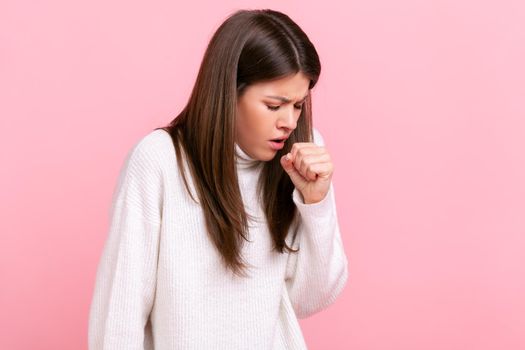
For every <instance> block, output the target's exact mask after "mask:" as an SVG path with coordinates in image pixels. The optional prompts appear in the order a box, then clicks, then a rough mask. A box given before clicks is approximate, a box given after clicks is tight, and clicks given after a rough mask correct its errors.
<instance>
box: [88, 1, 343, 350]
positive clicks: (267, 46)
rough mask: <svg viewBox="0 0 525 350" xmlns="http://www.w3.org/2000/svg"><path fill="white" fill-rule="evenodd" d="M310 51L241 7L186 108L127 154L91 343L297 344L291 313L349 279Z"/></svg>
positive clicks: (279, 23)
mask: <svg viewBox="0 0 525 350" xmlns="http://www.w3.org/2000/svg"><path fill="white" fill-rule="evenodd" d="M319 74H320V63H319V58H318V55H317V53H316V50H315V48H314V46H313V45H312V43H311V42H310V40H309V39H308V37H307V36H306V34H305V33H304V32H303V31H302V30H301V29H300V28H299V27H298V26H297V24H295V23H294V22H293V21H292V20H291V19H290V18H289V17H288V16H286V15H285V14H282V13H280V12H276V11H271V10H240V11H237V12H235V13H234V14H232V15H231V16H230V17H228V18H227V19H226V21H225V22H224V23H223V24H222V25H221V26H220V27H219V28H218V30H217V31H216V32H215V34H214V35H213V37H212V39H211V41H210V43H209V46H208V48H207V50H206V53H205V55H204V59H203V62H202V65H201V67H200V70H199V73H198V77H197V81H196V84H195V87H194V89H193V91H192V94H191V97H190V99H189V102H188V104H187V105H186V107H185V108H184V109H183V110H182V112H181V113H180V114H179V115H178V116H177V117H176V118H175V119H174V120H173V121H172V122H171V123H170V124H169V125H168V126H166V127H163V128H157V129H155V130H153V131H151V132H150V133H149V134H147V135H146V136H144V137H143V138H142V139H141V140H140V141H139V142H137V143H136V144H135V146H134V147H133V148H132V150H131V151H130V152H129V154H128V156H127V158H126V160H125V163H124V166H123V168H122V170H121V173H120V175H119V179H118V184H117V187H116V190H115V192H114V195H113V201H112V207H111V208H112V209H111V213H110V215H111V225H110V231H109V235H108V239H107V242H106V244H105V246H104V250H103V253H102V256H101V260H100V263H99V267H98V270H97V276H96V283H95V291H94V295H93V300H92V304H91V309H90V317H89V348H90V349H92V350H95V349H157V350H159V349H160V350H164V349H166V350H167V349H228V350H232V349H305V348H306V345H305V343H304V339H303V336H302V333H301V329H300V327H299V323H298V321H297V318H304V317H308V316H310V315H312V314H313V313H316V312H318V311H320V310H322V309H324V308H326V307H327V306H328V305H330V304H332V303H333V302H334V301H335V299H336V298H337V296H338V295H339V294H340V293H341V291H342V289H343V287H344V285H345V283H346V280H347V274H348V272H347V259H346V256H345V253H344V250H343V245H342V242H341V237H340V233H339V225H338V221H337V213H336V206H335V197H334V189H333V185H332V183H331V178H332V174H333V164H332V162H331V160H330V155H329V154H328V152H327V150H326V148H325V147H324V142H323V139H322V137H321V135H320V133H319V132H318V131H317V130H316V129H315V128H313V127H312V116H311V89H312V88H313V87H314V85H315V84H316V82H317V80H318V78H319Z"/></svg>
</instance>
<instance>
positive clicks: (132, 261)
mask: <svg viewBox="0 0 525 350" xmlns="http://www.w3.org/2000/svg"><path fill="white" fill-rule="evenodd" d="M156 160H157V157H155V152H152V150H151V144H150V142H149V140H148V139H143V140H141V141H140V142H138V143H137V144H136V145H135V147H133V149H132V150H131V151H130V152H129V153H128V155H127V158H126V160H125V162H124V165H123V167H122V168H121V171H120V175H119V178H118V182H117V187H116V189H115V191H114V193H113V199H112V205H111V210H110V218H111V224H110V228H109V234H108V237H107V240H106V242H105V245H104V249H103V252H102V255H101V258H100V262H99V265H98V270H97V274H96V281H95V287H94V293H93V299H92V303H91V308H90V314H89V331H88V344H89V349H90V350H98V349H112V350H113V349H115V350H116V349H126V350H128V349H143V348H144V327H145V325H146V322H147V320H148V317H149V314H150V311H151V308H152V305H153V301H154V296H155V286H156V273H157V257H158V247H159V234H160V223H161V210H162V209H161V208H162V176H161V172H160V167H159V166H158V163H159V162H158V161H156Z"/></svg>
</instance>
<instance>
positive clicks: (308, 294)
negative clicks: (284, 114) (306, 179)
mask: <svg viewBox="0 0 525 350" xmlns="http://www.w3.org/2000/svg"><path fill="white" fill-rule="evenodd" d="M314 142H315V143H316V144H318V145H324V142H323V139H322V137H321V135H320V133H319V132H318V131H317V130H315V129H314ZM292 197H293V201H294V203H295V205H296V206H297V210H298V214H299V215H298V220H297V222H296V226H295V228H296V231H295V237H294V241H293V247H294V248H297V247H299V252H297V253H290V255H289V257H288V263H287V268H286V278H285V280H286V286H287V288H288V294H289V297H290V300H291V303H292V306H293V308H294V311H295V313H296V315H297V317H298V318H306V317H309V316H311V315H312V314H314V313H317V312H319V311H321V310H322V309H325V308H326V307H328V306H329V305H331V304H332V303H333V302H335V300H336V298H337V297H338V296H339V294H341V292H342V290H343V288H344V286H345V284H346V281H347V277H348V262H347V258H346V255H345V252H344V247H343V243H342V240H341V235H340V232H339V222H338V219H337V210H336V202H335V192H334V186H333V183H331V184H330V189H329V191H328V192H327V194H326V196H325V198H323V199H322V200H321V201H320V202H317V203H312V204H305V203H304V199H303V197H302V195H301V193H300V192H299V191H298V190H297V189H294V191H293V194H292Z"/></svg>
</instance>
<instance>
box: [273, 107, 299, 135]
mask: <svg viewBox="0 0 525 350" xmlns="http://www.w3.org/2000/svg"><path fill="white" fill-rule="evenodd" d="M299 112H300V111H299ZM299 114H300V113H298V112H296V110H295V108H294V107H293V106H291V108H282V113H281V114H280V115H279V119H278V120H277V127H278V128H283V127H284V128H287V129H290V132H291V131H292V130H294V129H295V128H296V127H297V119H299Z"/></svg>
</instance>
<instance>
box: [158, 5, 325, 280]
mask: <svg viewBox="0 0 525 350" xmlns="http://www.w3.org/2000/svg"><path fill="white" fill-rule="evenodd" d="M298 72H302V73H304V74H305V75H306V76H307V77H308V78H309V79H310V84H309V90H310V89H312V88H313V87H314V86H315V84H316V83H317V80H318V78H319V74H320V72H321V65H320V62H319V57H318V54H317V52H316V50H315V48H314V45H313V44H312V43H311V42H310V40H309V39H308V37H307V35H306V34H305V33H304V32H303V30H302V29H301V28H300V27H299V26H298V25H297V24H296V23H295V22H294V21H292V20H291V19H290V17H288V16H287V15H285V14H283V13H281V12H278V11H273V10H269V9H264V10H239V11H236V12H235V13H233V14H231V15H230V16H229V17H228V18H227V19H226V20H225V21H224V22H223V23H222V24H221V25H220V26H219V28H218V29H217V31H216V32H215V33H214V35H213V36H212V38H211V40H210V43H209V44H208V47H207V49H206V52H205V54H204V58H203V61H202V63H201V66H200V69H199V72H198V76H197V80H196V83H195V85H194V88H193V90H192V93H191V96H190V99H189V101H188V103H187V105H186V107H185V108H184V109H183V110H182V111H181V112H180V113H179V115H177V116H176V117H175V119H173V120H172V121H171V122H170V123H169V124H168V125H167V126H165V127H160V128H156V129H155V130H157V129H163V130H165V131H167V132H168V133H169V134H170V135H171V138H172V141H173V144H174V146H175V151H176V154H177V163H178V168H179V171H181V174H182V176H183V179H184V184H185V186H186V190H187V191H188V193H189V194H190V196H191V197H192V198H193V196H192V194H191V191H190V190H189V187H188V182H187V180H186V176H185V172H184V171H183V163H182V160H181V147H180V146H182V151H183V152H184V154H185V157H186V159H187V161H188V162H187V163H188V164H189V169H190V171H191V175H192V178H193V181H194V184H195V188H196V190H197V193H198V196H199V199H200V205H201V206H202V209H203V211H204V215H205V219H206V227H207V231H208V235H209V237H210V239H211V240H212V242H213V244H214V245H215V247H216V248H217V249H218V251H219V252H220V254H221V256H222V260H223V262H224V263H225V265H226V267H228V268H230V269H231V270H232V271H233V272H234V273H235V274H238V275H242V276H246V273H245V269H246V267H247V266H246V263H245V261H244V260H243V259H242V254H241V247H242V246H243V244H244V242H243V240H248V239H247V232H248V214H247V213H246V212H245V209H244V204H243V201H242V197H241V193H240V189H239V184H238V178H237V170H236V162H235V118H236V106H237V98H238V97H239V96H241V95H242V94H243V92H244V91H245V89H246V87H248V86H249V85H250V84H253V83H256V82H260V81H269V80H273V79H278V78H282V77H285V76H288V75H293V74H296V73H298ZM311 111H312V108H311V94H308V97H307V99H306V101H305V103H304V105H303V108H302V111H301V115H300V117H299V120H298V122H297V127H296V129H294V131H293V132H292V134H291V135H290V137H289V138H288V140H287V141H286V143H285V146H284V147H283V149H281V150H280V151H278V152H277V154H276V156H275V157H274V158H273V159H272V160H271V161H268V162H265V164H264V167H263V169H262V170H261V176H260V178H259V180H258V185H257V192H258V194H259V196H260V198H262V201H263V202H262V203H263V208H264V212H265V216H266V220H267V223H268V228H269V231H270V233H271V235H272V238H273V242H274V247H273V249H274V250H276V251H278V252H279V253H283V251H284V250H285V249H286V250H288V252H297V250H293V249H292V248H291V247H289V246H288V245H287V244H286V242H285V238H286V235H287V232H288V231H289V229H290V227H291V226H292V223H293V221H294V219H295V215H296V207H295V204H294V203H293V200H292V192H293V190H294V185H293V183H292V181H291V180H290V178H289V176H288V174H287V173H286V172H285V171H284V169H283V168H282V166H281V165H280V162H279V160H280V158H281V156H282V155H284V154H286V153H288V152H289V151H290V150H291V145H293V144H294V143H295V142H311V140H313V134H312V132H313V131H312V112H311ZM193 200H194V201H195V202H197V200H196V199H195V198H193ZM197 203H199V202H197ZM250 220H251V218H250Z"/></svg>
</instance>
